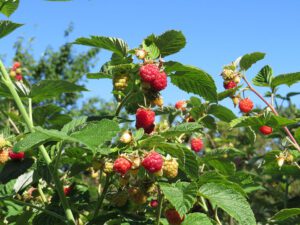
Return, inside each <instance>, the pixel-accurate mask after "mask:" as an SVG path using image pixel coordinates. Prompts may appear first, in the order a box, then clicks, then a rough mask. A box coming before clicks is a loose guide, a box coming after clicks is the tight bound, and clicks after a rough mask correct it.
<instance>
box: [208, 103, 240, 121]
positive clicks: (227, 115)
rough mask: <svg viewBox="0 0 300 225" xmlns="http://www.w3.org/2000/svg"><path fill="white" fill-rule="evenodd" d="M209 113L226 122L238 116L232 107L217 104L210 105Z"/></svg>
mask: <svg viewBox="0 0 300 225" xmlns="http://www.w3.org/2000/svg"><path fill="white" fill-rule="evenodd" d="M208 113H209V114H212V115H214V116H215V117H217V118H218V119H220V120H222V121H225V122H230V121H231V120H233V119H235V118H236V115H235V114H234V113H233V112H232V111H231V110H230V109H228V108H226V107H225V106H222V105H217V104H213V105H210V107H209V109H208Z"/></svg>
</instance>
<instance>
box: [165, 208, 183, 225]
mask: <svg viewBox="0 0 300 225" xmlns="http://www.w3.org/2000/svg"><path fill="white" fill-rule="evenodd" d="M165 217H166V218H167V220H168V222H169V224H170V225H180V224H181V223H182V222H183V221H184V217H182V218H181V217H180V215H179V213H178V212H177V211H176V210H175V209H168V210H166V211H165Z"/></svg>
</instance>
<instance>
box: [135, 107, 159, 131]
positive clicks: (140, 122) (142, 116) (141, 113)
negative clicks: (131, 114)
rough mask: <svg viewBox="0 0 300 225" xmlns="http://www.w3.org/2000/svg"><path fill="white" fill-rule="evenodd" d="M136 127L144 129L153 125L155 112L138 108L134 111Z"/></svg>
mask: <svg viewBox="0 0 300 225" xmlns="http://www.w3.org/2000/svg"><path fill="white" fill-rule="evenodd" d="M135 115H136V125H135V126H136V128H137V129H139V128H144V130H148V129H150V127H153V125H154V121H155V112H153V111H152V110H151V109H145V108H139V109H138V110H137V111H136V114H135Z"/></svg>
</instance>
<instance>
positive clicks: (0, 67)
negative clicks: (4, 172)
mask: <svg viewBox="0 0 300 225" xmlns="http://www.w3.org/2000/svg"><path fill="white" fill-rule="evenodd" d="M0 70H1V73H2V77H1V78H2V80H3V82H4V84H5V85H6V86H7V87H8V89H9V91H10V92H11V94H12V96H13V98H14V100H15V102H16V105H17V107H18V109H19V111H20V112H21V115H22V117H23V119H24V120H25V123H26V125H27V128H28V130H29V131H30V132H31V133H33V132H34V125H33V123H32V121H31V118H30V117H29V115H28V113H27V111H26V109H25V107H24V105H23V103H22V101H21V98H20V96H19V95H18V93H17V91H16V89H15V86H14V84H13V82H12V81H11V79H10V76H9V75H8V73H7V71H6V68H5V66H4V65H3V63H2V61H1V60H0ZM39 150H40V151H41V153H42V156H43V158H44V160H45V162H46V164H47V166H48V169H49V171H50V173H51V175H52V179H53V181H54V183H55V186H56V190H57V193H58V195H59V197H60V200H61V203H62V206H63V208H64V210H65V214H66V217H67V220H68V223H69V224H72V225H73V224H75V219H74V216H73V213H72V211H71V208H70V206H69V204H68V201H67V199H66V197H65V195H64V192H63V186H62V183H61V181H60V179H59V177H58V175H57V171H52V169H51V164H52V160H51V158H50V156H49V154H48V152H47V150H46V148H45V147H44V145H40V146H39Z"/></svg>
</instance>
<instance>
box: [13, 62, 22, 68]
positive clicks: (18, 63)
mask: <svg viewBox="0 0 300 225" xmlns="http://www.w3.org/2000/svg"><path fill="white" fill-rule="evenodd" d="M20 67H21V63H20V62H14V64H13V67H12V70H16V69H18V68H20Z"/></svg>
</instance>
